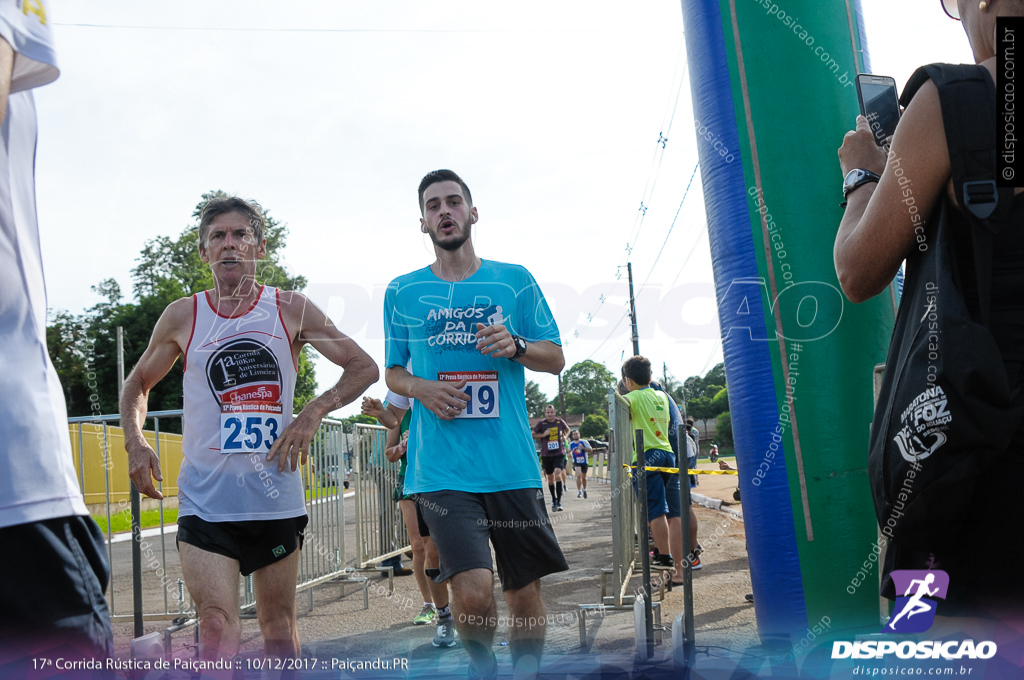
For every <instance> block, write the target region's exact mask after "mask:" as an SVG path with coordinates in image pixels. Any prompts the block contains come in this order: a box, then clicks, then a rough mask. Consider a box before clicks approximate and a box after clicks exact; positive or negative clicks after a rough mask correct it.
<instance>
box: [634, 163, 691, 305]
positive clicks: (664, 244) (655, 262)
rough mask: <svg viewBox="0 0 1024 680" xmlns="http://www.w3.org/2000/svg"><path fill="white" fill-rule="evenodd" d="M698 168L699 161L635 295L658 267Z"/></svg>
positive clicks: (642, 288)
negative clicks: (655, 255) (656, 253)
mask: <svg viewBox="0 0 1024 680" xmlns="http://www.w3.org/2000/svg"><path fill="white" fill-rule="evenodd" d="M699 167H700V161H698V162H697V164H696V165H694V166H693V173H692V174H691V175H690V181H689V182H687V183H686V190H685V191H684V192H683V200H681V201H679V207H678V208H676V215H675V217H673V218H672V224H670V225H669V227H668V233H666V234H665V240H664V241H663V242H662V244H661V248H660V249H659V250H658V256H657V257H656V258H654V264H652V265H651V269H650V271H648V272H647V278H645V279H644V282H643V283H641V284H640V290H638V291H637V295H639V294H640V293H642V292H643V290H644V288H645V287H646V286H647V282H648V281H650V280H651V275H652V274H653V273H654V268H655V267H657V266H658V260H660V259H661V254H662V253H664V252H665V246H666V245H667V244H668V239H669V237H670V236H671V235H672V230H673V229H675V226H676V220H678V219H679V213H680V212H681V211H682V209H683V204H684V203H686V197H687V196H689V194H690V186H691V185H692V184H693V178H694V177H696V176H697V168H699ZM690 253H691V254H693V251H692V250H691V251H690ZM686 259H687V260H689V259H690V258H689V257H687V258H686ZM683 264H684V265H685V264H686V263H685V262H684V263H683ZM680 269H681V267H680Z"/></svg>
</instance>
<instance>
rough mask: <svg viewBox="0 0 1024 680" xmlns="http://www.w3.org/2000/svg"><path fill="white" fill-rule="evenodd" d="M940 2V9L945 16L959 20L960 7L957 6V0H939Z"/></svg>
mask: <svg viewBox="0 0 1024 680" xmlns="http://www.w3.org/2000/svg"><path fill="white" fill-rule="evenodd" d="M941 2H942V11H943V12H945V13H946V16H948V17H949V18H950V19H956V20H957V21H960V8H959V7H958V6H957V0H941Z"/></svg>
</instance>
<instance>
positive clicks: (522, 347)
mask: <svg viewBox="0 0 1024 680" xmlns="http://www.w3.org/2000/svg"><path fill="white" fill-rule="evenodd" d="M512 342H514V343H515V344H516V353H515V355H514V356H512V357H509V358H510V359H518V358H519V357H521V356H523V355H524V354H526V340H524V339H523V338H522V337H521V336H519V335H513V336H512Z"/></svg>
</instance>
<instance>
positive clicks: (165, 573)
mask: <svg viewBox="0 0 1024 680" xmlns="http://www.w3.org/2000/svg"><path fill="white" fill-rule="evenodd" d="M181 415H182V412H181V411H180V410H178V411H155V412H153V413H149V414H148V416H147V419H148V420H151V421H152V422H153V430H152V431H150V432H146V438H147V440H148V441H149V443H150V445H151V446H152V447H153V450H154V451H155V453H156V455H157V458H158V459H159V461H160V470H161V472H162V474H163V477H164V480H165V481H164V482H157V490H158V491H160V492H161V493H162V494H164V495H165V496H167V495H168V492H169V490H170V489H171V488H173V489H174V491H175V493H176V492H177V487H175V486H174V484H176V483H177V482H176V481H174V480H176V478H177V471H178V470H177V468H178V465H177V464H175V463H179V464H180V461H174V460H172V457H171V455H170V454H169V452H168V449H169V448H173V447H174V446H175V445H176V446H177V450H178V451H180V447H181V445H180V439H181V436H180V435H167V434H166V433H164V434H161V429H160V423H161V421H163V422H166V421H168V420H180V418H181ZM119 421H120V416H118V415H99V416H82V417H77V418H68V423H69V424H70V425H71V426H72V427H71V443H72V450H73V454H74V455H75V459H76V463H77V466H76V467H77V468H78V476H79V478H78V481H79V484H80V485H81V487H82V493H83V494H84V496H85V498H86V503H87V504H89V505H91V506H93V507H96V506H99V505H102V506H103V507H104V508H105V512H104V514H105V515H106V520H107V527H106V539H107V559H108V561H109V563H110V583H109V589H108V595H107V604H108V607H109V609H110V617H111V619H112V620H115V621H117V620H122V621H123V620H131V619H132V618H134V603H133V594H134V593H135V590H136V588H141V590H142V604H143V612H144V614H143V616H144V618H145V619H151V620H160V619H165V620H166V619H173V618H177V617H180V616H183V615H186V614H188V613H189V612H190V610H191V609H192V605H191V599H190V598H189V599H188V600H186V598H187V597H188V594H187V592H186V591H185V587H184V581H183V579H182V575H181V567H180V565H179V564H178V551H177V549H176V547H175V546H174V544H173V540H174V537H173V536H168V534H172V533H174V531H175V530H176V527H175V528H173V529H171V530H170V531H168V530H167V527H166V522H165V519H166V517H167V515H168V514H169V512H168V511H169V510H171V509H172V508H173V507H176V505H177V503H176V500H175V501H168V500H166V499H161V500H149V501H147V505H155V506H156V510H157V512H158V519H159V523H158V526H157V527H155V528H152V529H146V530H143V531H142V532H141V533H140V535H139V538H138V543H139V547H140V552H141V561H142V582H141V583H140V584H138V586H136V584H134V583H133V579H132V564H131V549H132V535H131V533H124V534H117V535H115V534H114V533H113V524H114V523H115V521H117V520H118V519H119V517H120V518H123V520H122V521H124V520H130V518H131V509H130V506H129V504H128V501H127V493H128V488H129V485H130V482H129V479H128V454H127V453H126V452H125V450H124V431H123V430H122V429H121V428H120V427H116V426H114V425H112V424H113V423H117V422H119ZM89 425H92V427H89ZM87 430H89V432H88V433H87V432H86V431H87ZM93 438H95V439H94V441H93V442H90V439H93ZM93 443H100V448H99V451H96V450H95V448H96V447H95V446H90V444H93ZM96 458H99V460H96ZM97 464H99V465H101V466H102V468H103V484H102V489H103V490H102V493H100V492H99V491H96V489H97V482H96V480H95V479H93V476H94V475H96V474H97V471H96V467H97ZM114 496H118V497H119V498H118V499H117V500H115V499H114ZM172 498H173V497H172ZM172 524H173V522H172ZM168 540H170V541H171V545H170V546H168Z"/></svg>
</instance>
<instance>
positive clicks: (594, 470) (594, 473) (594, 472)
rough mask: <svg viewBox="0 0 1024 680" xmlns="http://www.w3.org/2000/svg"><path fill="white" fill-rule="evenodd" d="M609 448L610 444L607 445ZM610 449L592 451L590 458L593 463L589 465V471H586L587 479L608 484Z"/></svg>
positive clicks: (609, 478)
mask: <svg viewBox="0 0 1024 680" xmlns="http://www.w3.org/2000/svg"><path fill="white" fill-rule="evenodd" d="M609 446H610V444H609ZM609 451H610V449H609V447H600V448H596V449H594V453H593V455H592V456H591V457H590V459H591V460H592V461H594V462H593V463H591V465H590V469H589V470H587V478H588V479H600V480H601V481H604V482H610V481H611V477H610V476H609V475H610V473H609V471H608V466H609V464H610V463H609V461H610V453H609Z"/></svg>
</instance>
